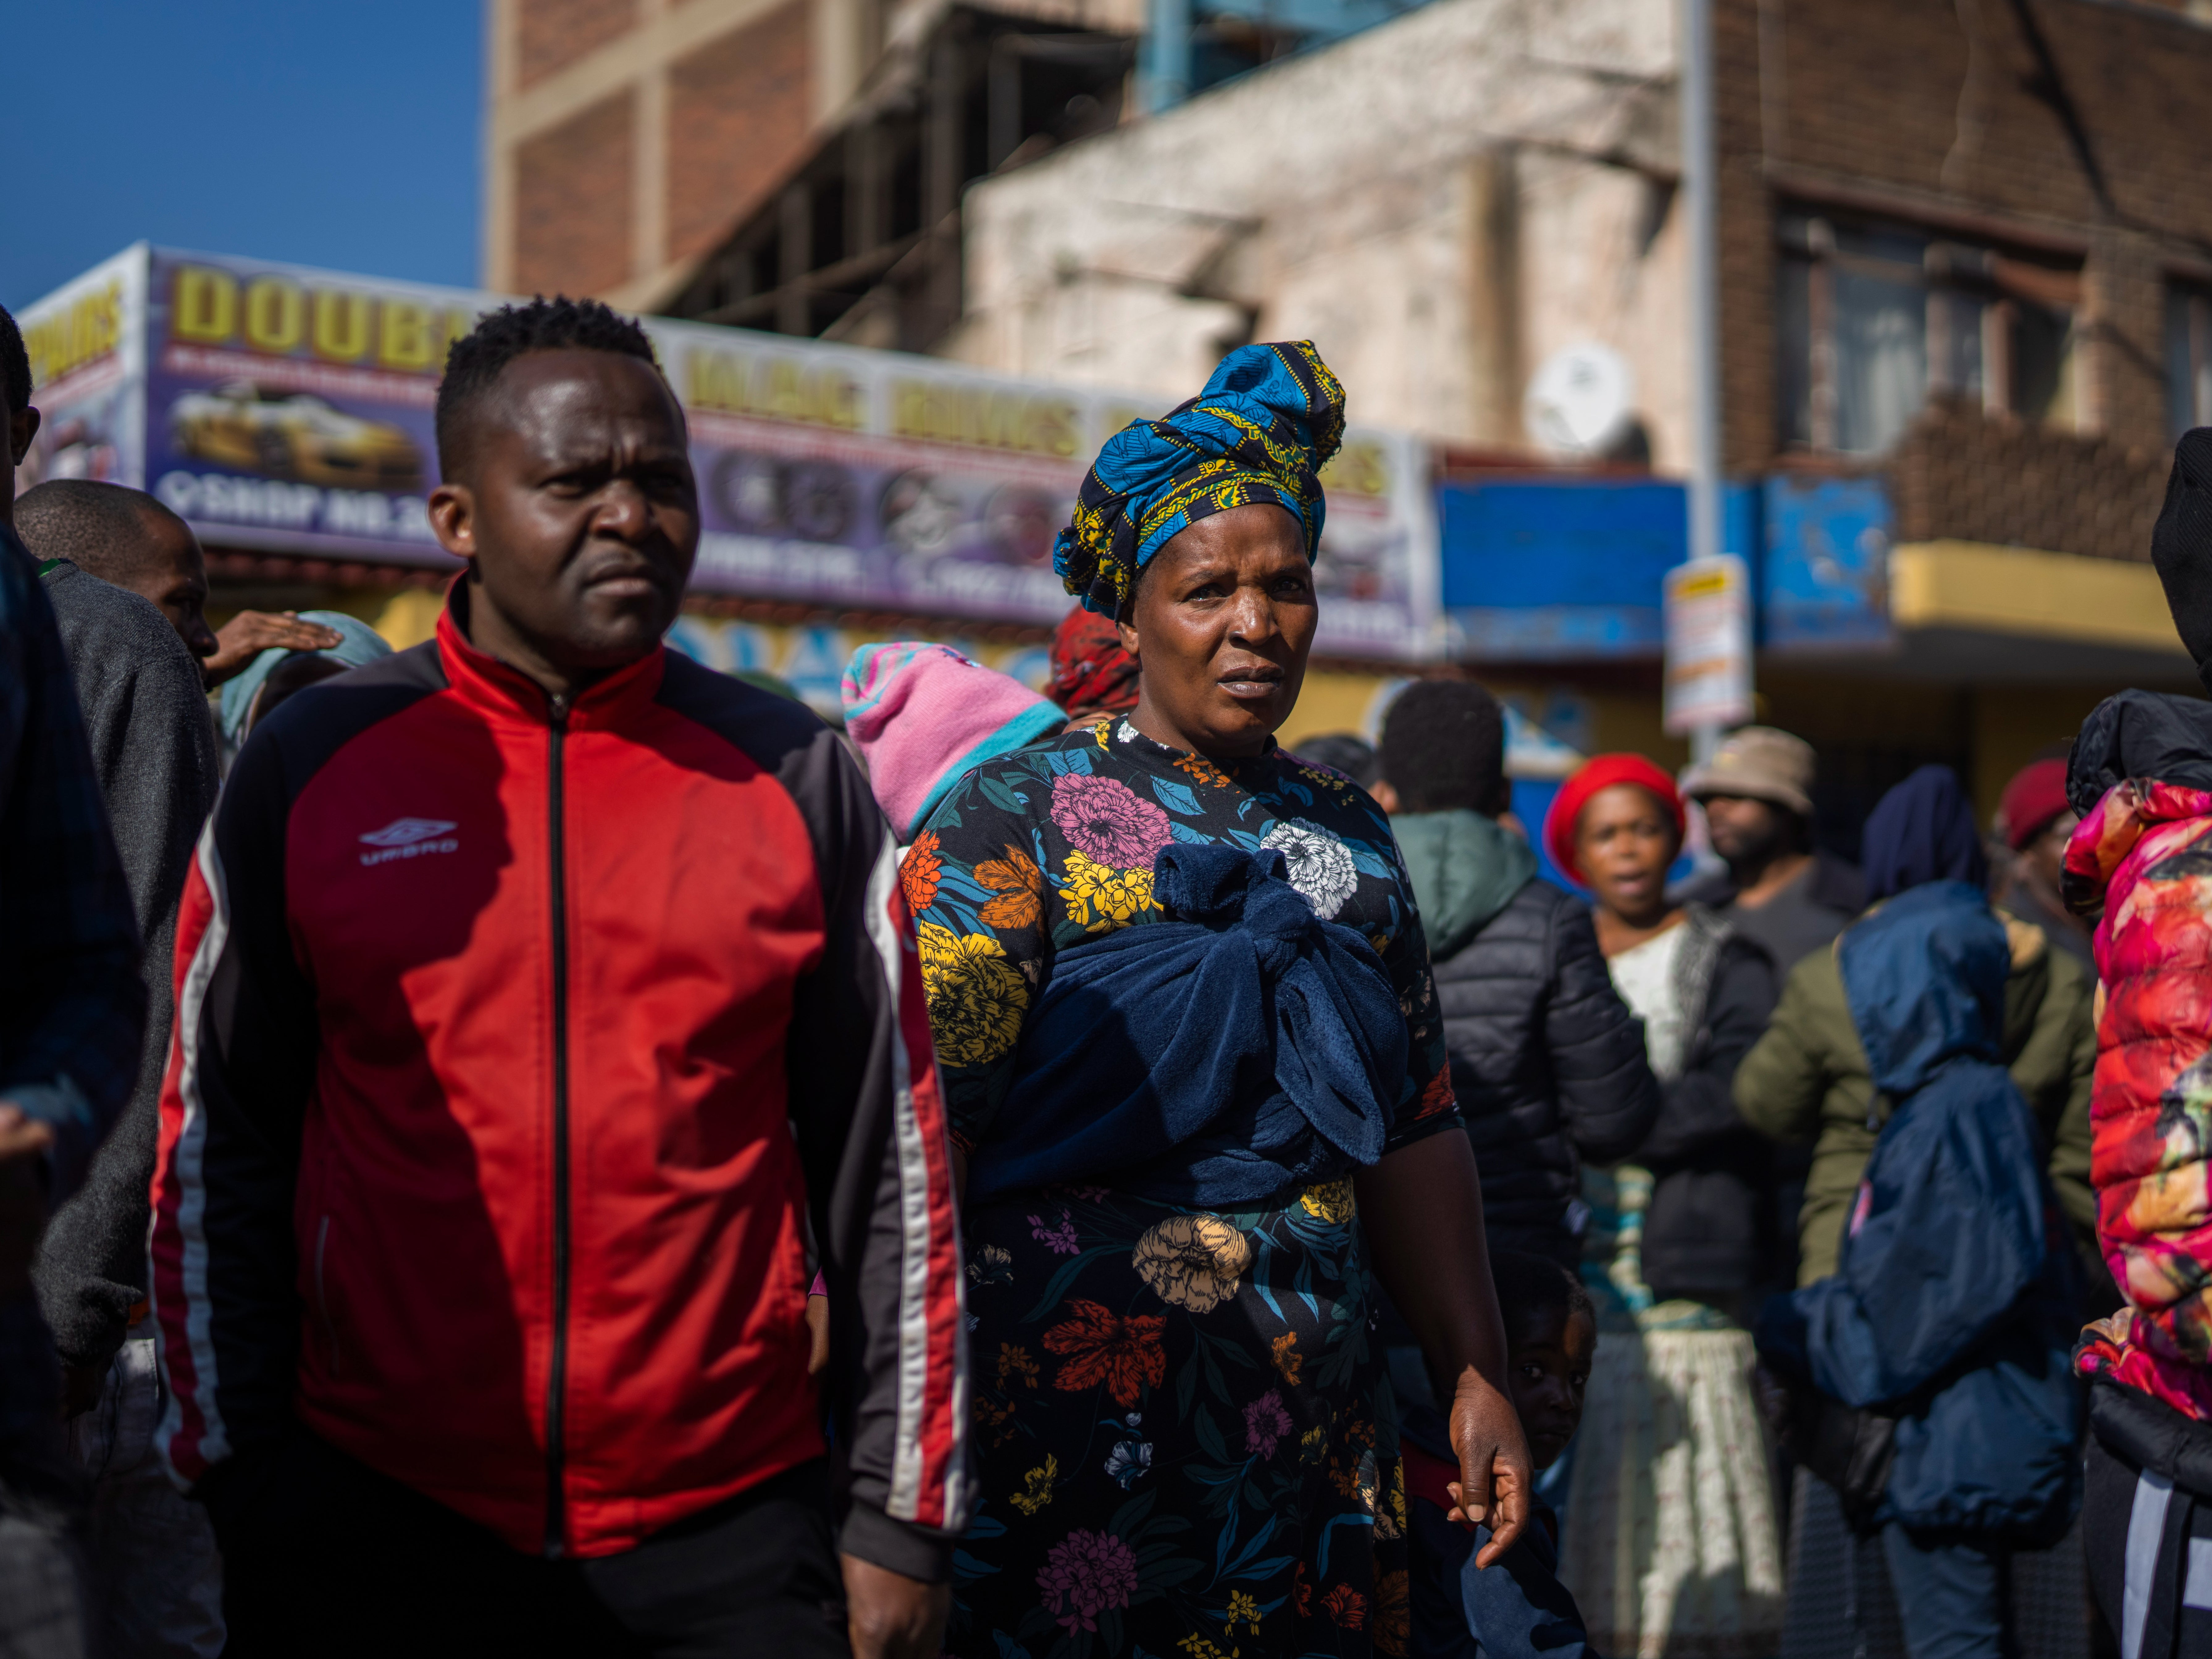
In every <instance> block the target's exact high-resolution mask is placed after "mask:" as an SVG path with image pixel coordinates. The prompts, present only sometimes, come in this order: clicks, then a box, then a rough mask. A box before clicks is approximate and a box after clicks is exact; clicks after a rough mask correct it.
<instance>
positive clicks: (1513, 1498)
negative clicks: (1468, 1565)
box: [1445, 1368, 1536, 1567]
mask: <svg viewBox="0 0 2212 1659" xmlns="http://www.w3.org/2000/svg"><path fill="white" fill-rule="evenodd" d="M1451 1443H1452V1449H1453V1450H1454V1451H1456V1452H1457V1453H1458V1454H1459V1479H1458V1480H1450V1481H1447V1482H1445V1489H1446V1490H1447V1491H1449V1492H1450V1493H1451V1495H1452V1498H1453V1499H1454V1500H1455V1508H1454V1509H1452V1510H1450V1511H1449V1514H1448V1515H1447V1516H1445V1518H1446V1519H1447V1520H1451V1521H1467V1522H1480V1523H1481V1524H1483V1525H1486V1526H1487V1527H1489V1528H1490V1541H1489V1542H1488V1543H1487V1544H1486V1545H1484V1546H1483V1547H1482V1550H1481V1553H1480V1554H1478V1555H1477V1556H1476V1557H1475V1558H1474V1565H1476V1566H1478V1567H1486V1566H1488V1565H1490V1564H1491V1563H1492V1562H1493V1561H1495V1560H1496V1559H1498V1557H1499V1556H1501V1555H1503V1554H1504V1553H1505V1552H1506V1551H1508V1550H1510V1549H1511V1548H1512V1547H1513V1545H1514V1542H1515V1541H1516V1540H1517V1539H1518V1538H1519V1537H1520V1536H1521V1531H1522V1528H1524V1527H1526V1526H1527V1525H1528V1495H1529V1493H1530V1492H1532V1491H1533V1490H1534V1486H1535V1479H1536V1477H1535V1471H1534V1469H1533V1468H1531V1467H1530V1465H1529V1461H1528V1438H1527V1437H1526V1436H1525V1435H1523V1434H1522V1431H1521V1419H1520V1415H1519V1414H1518V1413H1516V1412H1515V1411H1514V1409H1513V1402H1512V1401H1510V1400H1508V1399H1507V1398H1506V1397H1505V1396H1504V1395H1502V1394H1500V1393H1499V1392H1498V1390H1497V1389H1494V1388H1492V1387H1491V1385H1490V1383H1488V1382H1487V1381H1486V1379H1485V1378H1484V1377H1483V1376H1482V1374H1481V1373H1480V1371H1477V1370H1474V1369H1472V1368H1469V1369H1468V1370H1465V1371H1463V1372H1462V1373H1461V1374H1460V1379H1459V1386H1458V1387H1457V1388H1456V1389H1455V1390H1454V1391H1453V1394H1452V1405H1451Z"/></svg>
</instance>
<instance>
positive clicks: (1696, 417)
mask: <svg viewBox="0 0 2212 1659" xmlns="http://www.w3.org/2000/svg"><path fill="white" fill-rule="evenodd" d="M1681 63H1682V69H1681V74H1682V111H1681V114H1682V205H1683V208H1684V210H1685V212H1684V222H1685V227H1686V229H1687V231H1688V233H1689V239H1690V246H1689V276H1690V489H1689V497H1690V502H1689V505H1690V556H1691V557H1692V558H1693V559H1710V558H1712V557H1715V556H1717V555H1718V554H1719V553H1720V552H1721V551H1722V547H1721V366H1720V332H1721V330H1720V204H1719V200H1718V197H1719V191H1718V189H1717V182H1718V181H1717V179H1715V177H1714V173H1715V170H1716V158H1715V149H1716V145H1715V143H1714V122H1713V9H1712V0H1682V58H1681ZM1720 737H1721V731H1720V728H1719V727H1718V726H1699V727H1698V728H1697V729H1696V730H1695V731H1694V732H1692V734H1691V738H1690V750H1691V754H1692V757H1693V758H1695V759H1698V760H1704V759H1705V758H1706V757H1708V756H1710V755H1711V752H1712V751H1713V750H1715V749H1717V747H1719V744H1720Z"/></svg>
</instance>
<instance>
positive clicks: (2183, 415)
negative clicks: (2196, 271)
mask: <svg viewBox="0 0 2212 1659" xmlns="http://www.w3.org/2000/svg"><path fill="white" fill-rule="evenodd" d="M2166 417H2167V420H2166V423H2167V424H2168V425H2169V426H2170V427H2172V429H2173V435H2174V436H2175V437H2177V438H2179V436H2180V435H2182V434H2183V433H2185V432H2186V431H2188V430H2189V428H2191V427H2193V426H2212V288H2202V287H2198V286H2197V285H2195V284H2193V283H2174V284H2173V285H2172V286H2171V287H2169V288H2168V289H2166Z"/></svg>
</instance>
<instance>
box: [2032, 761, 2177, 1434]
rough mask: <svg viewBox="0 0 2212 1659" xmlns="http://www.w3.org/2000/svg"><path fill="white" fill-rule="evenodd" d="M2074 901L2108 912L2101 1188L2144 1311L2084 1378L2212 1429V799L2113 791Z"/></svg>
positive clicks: (2089, 840) (2102, 808)
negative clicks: (2140, 1395) (2137, 1394)
mask: <svg viewBox="0 0 2212 1659" xmlns="http://www.w3.org/2000/svg"><path fill="white" fill-rule="evenodd" d="M2075 799H2077V800H2078V799H2080V796H2079V795H2078V794H2077V796H2076V797H2075ZM2066 896H2067V899H2068V902H2069V904H2071V905H2072V906H2073V908H2075V909H2077V910H2081V911H2084V912H2093V910H2094V909H2095V908H2096V907H2097V902H2098V900H2099V899H2100V897H2101V899H2102V901H2103V910H2104V918H2103V920H2102V921H2101V922H2100V923H2099V925H2098V927H2097V933H2096V953H2097V969H2098V977H2099V978H2100V980H2101V981H2103V984H2102V987H2101V988H2100V991H2099V993H2098V1019H2097V1074H2096V1083H2095V1091H2094V1094H2093V1097H2092V1101H2091V1104H2090V1125H2091V1131H2092V1135H2093V1148H2092V1152H2091V1163H2090V1180H2091V1182H2093V1184H2094V1186H2095V1188H2096V1189H2097V1239H2098V1243H2100V1246H2101V1247H2102V1248H2103V1250H2104V1255H2105V1260H2106V1263H2107V1264H2108V1265H2109V1266H2110V1267H2111V1268H2112V1277H2113V1279H2114V1280H2115V1281H2116V1282H2117V1283H2118V1285H2120V1287H2121V1289H2122V1290H2123V1291H2124V1292H2125V1293H2126V1295H2127V1298H2128V1301H2129V1303H2130V1306H2129V1307H2126V1308H2124V1309H2122V1310H2120V1311H2119V1312H2118V1313H2117V1314H2115V1315H2113V1316H2112V1317H2111V1318H2110V1319H2106V1320H2102V1321H2100V1322H2098V1323H2097V1324H2094V1325H2093V1326H2091V1327H2090V1328H2088V1330H2087V1332H2085V1333H2084V1340H2083V1342H2082V1345H2081V1348H2080V1350H2079V1351H2078V1356H2077V1363H2078V1364H2079V1367H2080V1369H2081V1370H2082V1371H2083V1372H2084V1373H2086V1374H2089V1375H2096V1376H2108V1377H2110V1378H2111V1379H2112V1380H2113V1381H2115V1382H2118V1383H2125V1384H2127V1385H2128V1386H2130V1387H2132V1388H2136V1389H2141V1390H2142V1391H2143V1392H2144V1393H2146V1394H2148V1395H2153V1396H2154V1397H2155V1398H2156V1399H2159V1400H2161V1401H2165V1402H2166V1404H2167V1405H2170V1406H2172V1407H2174V1408H2175V1409H2176V1410H2178V1411H2180V1412H2183V1413H2187V1414H2188V1415H2189V1416H2191V1417H2193V1418H2197V1419H2200V1420H2205V1421H2212V1193H2208V1189H2207V1188H2208V1174H2212V1164H2208V1161H2207V1160H2208V1158H2212V792H2207V791H2205V790H2202V789H2191V788H2183V787H2178V786H2175V785H2172V784H2167V783H2161V782H2158V781H2153V780H2149V779H2144V778H2131V779H2129V780H2127V781H2124V782H2121V783H2119V784H2117V785H2115V786H2114V787H2112V788H2110V789H2108V790H2107V791H2106V793H2105V794H2104V797H2103V799H2100V800H2099V801H2098V802H2097V803H2096V804H2095V805H2094V806H2093V808H2092V809H2091V811H2089V813H2088V815H2087V817H2084V818H2083V819H2082V821H2081V825H2080V827H2079V828H2078V829H2075V832H2074V836H2073V839H2072V840H2071V841H2070V842H2069V843H2068V844H2067V848H2066Z"/></svg>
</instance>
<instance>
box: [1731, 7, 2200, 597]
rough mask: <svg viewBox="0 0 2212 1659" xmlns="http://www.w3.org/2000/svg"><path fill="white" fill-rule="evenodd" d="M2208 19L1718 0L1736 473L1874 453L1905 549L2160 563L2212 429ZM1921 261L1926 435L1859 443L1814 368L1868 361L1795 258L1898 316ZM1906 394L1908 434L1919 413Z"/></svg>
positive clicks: (2160, 12)
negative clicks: (1911, 270)
mask: <svg viewBox="0 0 2212 1659" xmlns="http://www.w3.org/2000/svg"><path fill="white" fill-rule="evenodd" d="M2196 10H2197V12H2199V13H2201V12H2202V10H2203V8H2201V7H2200V8H2196ZM1715 21H1716V29H1715V33H1716V53H1717V59H1718V62H1717V82H1718V86H1719V88H1720V97H1719V106H1718V107H1719V148H1720V152H1721V154H1720V177H1721V181H1722V257H1721V282H1722V294H1721V313H1722V333H1723V348H1722V349H1723V384H1724V388H1725V390H1724V397H1725V404H1726V410H1727V416H1726V435H1725V440H1724V441H1725V446H1726V450H1727V455H1728V459H1729V465H1730V467H1731V468H1732V469H1735V470H1739V471H1760V470H1765V468H1767V467H1769V466H1771V465H1774V464H1775V463H1776V461H1777V460H1778V459H1782V460H1783V461H1784V462H1785V463H1786V462H1788V461H1790V460H1792V459H1804V460H1808V461H1812V462H1814V463H1815V464H1817V463H1818V461H1819V459H1820V457H1821V455H1822V453H1824V452H1826V453H1836V452H1839V451H1840V452H1843V453H1851V452H1853V451H1857V453H1862V454H1868V455H1869V459H1883V458H1886V459H1887V470H1888V471H1889V472H1890V473H1891V476H1892V477H1893V485H1894V490H1895V495H1896V500H1897V511H1898V515H1899V524H1898V531H1899V538H1900V539H1901V540H1907V541H1911V540H1923V539H1931V538H1961V539H1966V540H1972V541H1978V542H1990V543H1998V544H2012V545H2024V546H2028V547H2039V548H2051V549H2057V550H2064V551H2069V552H2075V553H2081V554H2088V555H2093V556H2105V557H2115V558H2129V559H2143V558H2147V557H2148V532H2149V525H2150V521H2151V520H2152V519H2153V518H2154V517H2155V515H2156V511H2157V503H2158V497H2159V490H2160V485H2161V484H2162V482H2163V479H2164V475H2165V467H2166V458H2167V455H2168V453H2169V452H2170V447H2171V444H2172V439H2173V437H2174V435H2175V434H2176V432H2177V430H2178V429H2179V427H2181V426H2184V425H2188V424H2193V423H2197V422H2203V421H2205V420H2208V419H2212V409H2208V408H2205V407H2203V400H2202V398H2201V394H2199V393H2197V391H2196V388H2195V386H2194V384H2193V382H2194V381H2195V380H2197V378H2199V377H2200V376H2201V374H2202V368H2203V342H2201V341H2200V342H2198V343H2197V344H2196V345H2195V346H2194V347H2193V348H2192V346H2191V341H2190V339H2189V337H2188V325H2189V319H2190V314H2191V306H2190V301H2191V296H2192V295H2194V294H2195V292H2196V291H2197V289H2201V288H2202V287H2203V285H2204V284H2205V283H2206V281H2207V279H2208V278H2212V195H2208V193H2207V192H2206V191H2204V190H2203V185H2202V166H2203V164H2202V160H2201V156H2200V155H2199V154H2198V153H2197V152H2198V147H2197V145H2196V144H2195V143H2193V142H2192V139H2193V134H2194V132H2195V131H2196V124H2195V122H2194V121H2193V119H2192V118H2191V117H2192V114H2193V108H2194V106H2195V104H2196V102H2197V99H2198V92H2197V88H2200V87H2202V86H2203V84H2204V83H2205V81H2206V79H2207V78H2208V76H2212V28H2207V27H2205V26H2204V23H2203V21H2198V19H2197V17H2195V16H2192V15H2191V8H2188V7H2181V6H2177V7H2173V8H2166V7H2160V6H2153V5H2144V4H2134V3H2122V0H1975V3H1972V4H1961V5H1959V6H1957V7H1953V6H1949V5H1934V4H1929V3H1925V0H1860V3H1858V4H1855V5H1851V6H1847V7H1837V6H1828V5H1818V4H1808V3H1805V0H1796V3H1790V0H1720V3H1719V4H1718V6H1717V15H1716V20H1715ZM1916 251H1917V252H1918V254H1919V263H1920V265H1921V280H1922V281H1923V283H1924V285H1925V288H1926V290H1927V309H1926V311H1925V312H1924V313H1923V321H1922V323H1921V325H1920V326H1921V329H1922V343H1921V352H1920V355H1921V357H1922V358H1923V367H1924V369H1925V374H1926V383H1925V385H1924V387H1923V388H1921V390H1922V392H1923V397H1922V398H1919V399H1916V400H1914V406H1913V408H1912V409H1911V410H1910V411H1909V420H1908V421H1907V423H1906V426H1905V429H1904V430H1902V431H1899V432H1895V433H1894V434H1891V433H1887V432H1883V431H1881V430H1880V428H1881V426H1882V424H1883V422H1881V421H1879V420H1877V421H1875V422H1873V423H1872V425H1871V428H1869V430H1866V431H1862V432H1861V433H1859V434H1857V436H1859V437H1860V438H1862V439H1863V438H1866V437H1869V436H1877V435H1878V436H1882V437H1884V438H1886V439H1887V441H1885V442H1883V443H1881V445H1880V446H1879V447H1878V448H1870V447H1869V446H1868V445H1866V444H1864V443H1859V444H1853V443H1850V442H1844V441H1838V439H1839V438H1841V437H1845V436H1848V435H1847V434H1843V433H1840V432H1839V431H1838V422H1836V421H1835V420H1834V419H1833V418H1832V416H1830V417H1829V418H1827V419H1826V422H1825V428H1826V429H1824V430H1822V429H1811V428H1820V427H1821V426H1822V425H1823V422H1822V420H1821V417H1820V413H1819V412H1818V411H1816V410H1814V409H1813V408H1812V398H1813V396H1814V392H1813V387H1812V383H1813V381H1814V380H1815V379H1816V378H1817V377H1818V376H1819V375H1820V374H1822V373H1826V374H1827V375H1828V377H1829V378H1830V380H1836V379H1838V378H1840V377H1839V375H1838V371H1837V369H1836V368H1834V367H1833V366H1832V365H1831V366H1828V367H1826V368H1823V367H1822V366H1821V365H1819V364H1816V363H1815V362H1813V361H1812V360H1813V359H1814V357H1815V356H1816V355H1817V354H1820V353H1823V352H1825V353H1827V354H1829V356H1831V357H1832V358H1838V357H1842V356H1848V355H1849V354H1850V352H1851V351H1852V350H1854V349H1857V350H1858V351H1860V352H1861V353H1862V354H1864V353H1865V352H1867V351H1868V350H1869V349H1874V348H1870V347H1869V343H1868V341H1867V339H1866V338H1864V337H1861V338H1858V339H1856V340H1854V339H1851V338H1849V337H1846V336H1847V335H1848V333H1849V330H1848V328H1846V327H1844V326H1840V325H1833V324H1832V326H1830V327H1829V328H1828V329H1827V330H1826V331H1825V332H1824V331H1822V330H1821V329H1820V328H1819V327H1818V326H1813V327H1807V326H1805V325H1804V324H1803V322H1802V319H1799V318H1796V317H1794V316H1793V315H1792V314H1791V306H1792V301H1793V286H1792V282H1791V276H1790V268H1791V266H1792V264H1793V262H1795V264H1796V266H1797V267H1799V268H1801V269H1802V270H1806V271H1808V272H1818V271H1820V270H1821V268H1822V267H1823V265H1824V264H1825V265H1827V266H1831V267H1832V268H1833V272H1834V273H1835V275H1834V276H1833V277H1832V279H1831V280H1830V281H1829V282H1828V283H1827V286H1826V292H1827V294H1828V295H1830V296H1831V302H1832V296H1833V295H1836V294H1837V293H1838V292H1839V291H1840V289H1841V288H1842V287H1843V286H1844V285H1846V284H1850V283H1856V285H1857V291H1858V292H1859V294H1860V296H1861V298H1862V299H1864V298H1865V297H1866V296H1867V295H1874V298H1875V302H1876V303H1875V311H1876V312H1878V311H1879V309H1880V307H1879V300H1880V298H1881V295H1879V294H1878V293H1877V292H1876V290H1878V289H1880V288H1881V285H1882V283H1885V282H1886V281H1889V280H1890V279H1891V278H1893V277H1895V276H1905V275H1906V272H1905V269H1904V267H1905V264H1909V263H1910V256H1911V254H1912V253H1913V252H1916ZM1885 261H1886V262H1887V263H1885ZM1813 281H1814V283H1818V282H1819V281H1820V278H1819V277H1818V276H1814V278H1813ZM1893 287H1896V289H1897V295H1898V296H1899V297H1904V296H1903V289H1902V288H1901V287H1897V285H1896V284H1894V283H1893ZM1806 309H1808V310H1815V309H1817V307H1814V306H1813V305H1810V304H1808V306H1807V307H1806ZM1869 314H1870V315H1871V314H1873V313H1869ZM1895 314H1896V308H1895V307H1892V316H1893V318H1894V316H1895ZM1954 316H1955V317H1959V318H1963V319H1965V320H1964V322H1963V325H1961V326H1959V327H1949V328H1947V327H1946V326H1945V325H1946V324H1947V322H1948V321H1949V320H1950V319H1952V318H1953V317H1954ZM1862 332H1863V331H1862ZM1947 332H1948V334H1950V335H1951V336H1953V338H1951V339H1948V340H1942V341H1939V340H1938V339H1937V335H1938V334H1942V333H1947ZM2199 332H2200V333H2201V332H2203V330H2202V329H2201V328H2200V330H2199ZM1962 333H1963V334H1964V335H1966V336H1970V337H1971V338H1966V339H1964V340H1963V341H1962V340H1961V339H1960V338H1958V337H1959V336H1960V335H1961V334H1962ZM1801 342H1802V343H1801ZM1962 345H1963V346H1964V347H1965V348H1966V355H1969V356H1971V357H1972V361H1969V362H1965V363H1964V364H1963V367H1962V363H1961V362H1960V357H1961V355H1962V354H1961V352H1960V349H1958V348H1960V347H1961V346H1962ZM2192 349H2194V351H2195V354H2196V356H2195V359H2194V362H2192V360H2191V350H2192ZM1947 350H1948V356H1949V357H1950V361H1948V362H1946V361H1943V359H1944V358H1945V357H1946V356H1947ZM1801 354H1802V356H1801ZM1793 359H1796V360H1797V361H1793ZM2001 360H2002V361H2001ZM1907 367H1908V368H1909V365H1907ZM1829 395H1830V396H1831V398H1835V397H1836V396H1837V391H1836V388H1835V387H1833V386H1831V387H1830V388H1829ZM1842 395H1844V396H1845V397H1847V396H1848V389H1845V391H1844V393H1843V394H1842ZM1891 401H1892V402H1893V403H1895V404H1899V408H1898V409H1897V410H1895V411H1894V412H1893V413H1892V415H1891V416H1890V423H1891V424H1894V422H1895V419H1896V416H1898V415H1900V414H1906V413H1908V411H1907V410H1905V409H1904V408H1903V406H1902V401H1901V399H1900V398H1899V397H1898V396H1896V395H1894V394H1893V396H1892V398H1891ZM1793 405H1794V406H1795V407H1794V408H1793ZM1793 415H1796V416H1799V419H1798V420H1797V422H1796V424H1797V426H1798V428H1799V429H1796V430H1793V429H1792V426H1793ZM1862 424H1863V425H1865V424H1867V423H1865V422H1862Z"/></svg>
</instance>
